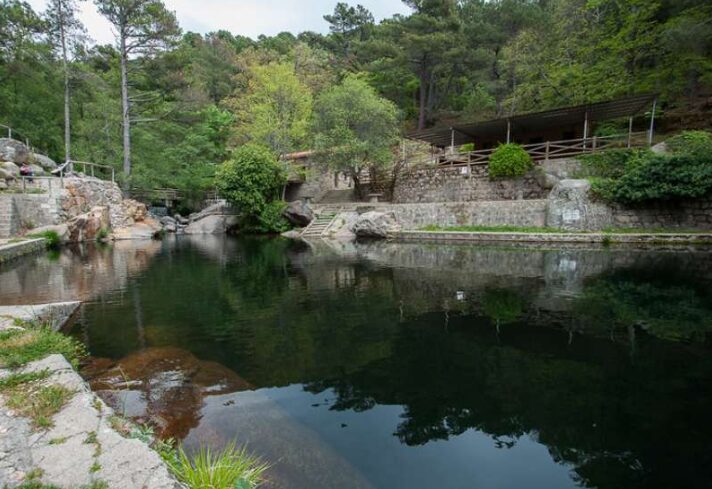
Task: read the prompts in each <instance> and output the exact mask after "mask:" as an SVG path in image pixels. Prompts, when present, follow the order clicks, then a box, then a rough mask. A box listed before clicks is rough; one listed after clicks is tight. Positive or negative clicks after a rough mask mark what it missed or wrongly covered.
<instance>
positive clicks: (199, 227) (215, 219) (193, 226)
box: [185, 214, 239, 234]
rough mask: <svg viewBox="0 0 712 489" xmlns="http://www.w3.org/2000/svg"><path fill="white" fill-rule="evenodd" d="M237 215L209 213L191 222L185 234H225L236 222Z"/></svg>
mask: <svg viewBox="0 0 712 489" xmlns="http://www.w3.org/2000/svg"><path fill="white" fill-rule="evenodd" d="M238 222H239V221H238V218H237V216H226V215H217V214H215V215H209V216H205V217H203V218H201V219H198V220H195V221H193V222H191V223H190V224H189V225H188V227H186V228H185V234H225V233H227V232H228V231H230V230H231V229H233V228H234V227H236V226H237V224H238Z"/></svg>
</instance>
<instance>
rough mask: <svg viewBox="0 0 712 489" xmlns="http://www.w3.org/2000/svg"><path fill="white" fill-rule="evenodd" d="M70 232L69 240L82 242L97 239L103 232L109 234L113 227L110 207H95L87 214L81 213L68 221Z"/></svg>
mask: <svg viewBox="0 0 712 489" xmlns="http://www.w3.org/2000/svg"><path fill="white" fill-rule="evenodd" d="M67 228H68V232H69V238H68V241H69V242H72V243H80V242H83V241H96V240H97V239H99V238H101V237H102V236H101V234H105V235H107V236H108V234H109V230H110V229H111V222H110V220H109V208H108V207H94V208H93V209H92V210H90V211H89V212H87V213H85V214H80V215H78V216H76V217H74V218H73V219H72V220H70V221H69V222H67Z"/></svg>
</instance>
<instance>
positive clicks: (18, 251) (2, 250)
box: [0, 238, 46, 264]
mask: <svg viewBox="0 0 712 489" xmlns="http://www.w3.org/2000/svg"><path fill="white" fill-rule="evenodd" d="M45 247H46V245H45V240H44V238H39V239H29V240H27V241H20V242H19V243H6V244H4V245H2V246H0V264H2V263H6V262H8V261H10V260H14V259H15V258H19V257H21V256H24V255H29V254H30V253H35V252H37V251H41V250H44V249H45Z"/></svg>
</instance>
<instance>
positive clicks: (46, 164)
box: [30, 153, 57, 172]
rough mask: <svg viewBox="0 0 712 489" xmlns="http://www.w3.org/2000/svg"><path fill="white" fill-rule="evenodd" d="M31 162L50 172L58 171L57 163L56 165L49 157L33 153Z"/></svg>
mask: <svg viewBox="0 0 712 489" xmlns="http://www.w3.org/2000/svg"><path fill="white" fill-rule="evenodd" d="M30 161H31V162H32V163H34V164H35V165H38V166H40V167H42V168H43V169H44V170H46V171H49V172H51V171H52V170H56V169H57V163H55V161H54V160H53V159H52V158H50V157H49V156H45V155H41V154H39V153H32V156H31V157H30Z"/></svg>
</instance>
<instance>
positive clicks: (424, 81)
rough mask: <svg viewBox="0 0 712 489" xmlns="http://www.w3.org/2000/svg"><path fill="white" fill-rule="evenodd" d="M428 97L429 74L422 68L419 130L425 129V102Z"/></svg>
mask: <svg viewBox="0 0 712 489" xmlns="http://www.w3.org/2000/svg"><path fill="white" fill-rule="evenodd" d="M427 98H428V75H427V73H426V72H425V69H421V70H420V100H419V101H418V130H422V129H425V104H426V102H427Z"/></svg>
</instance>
